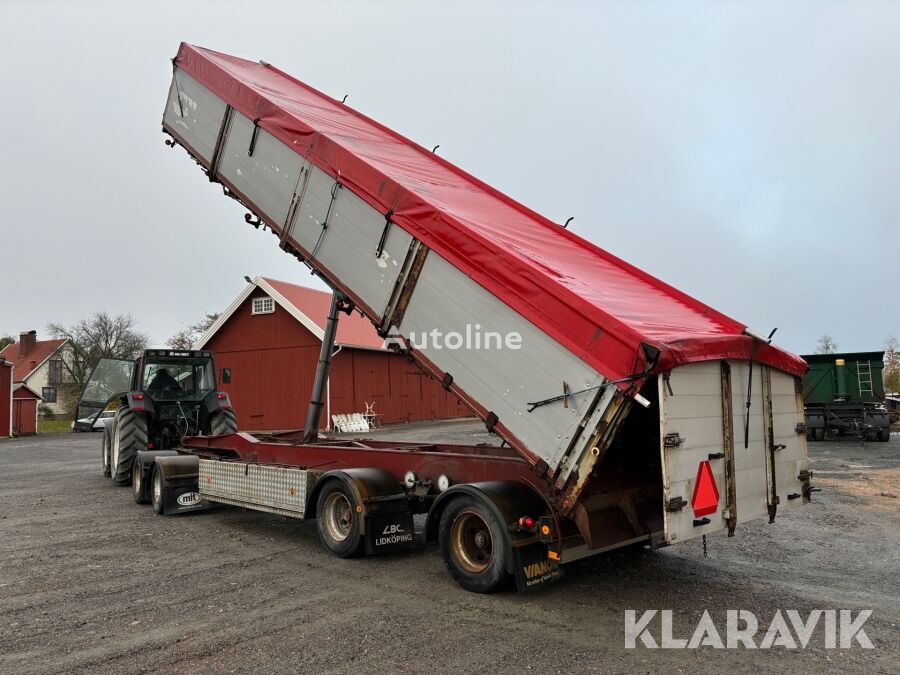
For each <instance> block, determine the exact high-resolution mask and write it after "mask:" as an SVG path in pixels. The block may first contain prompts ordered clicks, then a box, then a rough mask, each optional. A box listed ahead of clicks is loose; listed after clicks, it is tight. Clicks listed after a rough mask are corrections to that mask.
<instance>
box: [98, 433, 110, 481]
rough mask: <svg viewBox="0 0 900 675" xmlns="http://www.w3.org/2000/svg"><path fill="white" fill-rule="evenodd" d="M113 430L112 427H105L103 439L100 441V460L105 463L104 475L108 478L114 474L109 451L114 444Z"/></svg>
mask: <svg viewBox="0 0 900 675" xmlns="http://www.w3.org/2000/svg"><path fill="white" fill-rule="evenodd" d="M111 432H112V429H111V428H110V427H103V440H102V441H101V443H100V455H101V460H100V461H101V462H102V464H103V475H104V476H106V477H107V478H109V477H110V476H112V471H111V470H110V468H109V452H110V446H111V445H112V440H111V436H112V433H111Z"/></svg>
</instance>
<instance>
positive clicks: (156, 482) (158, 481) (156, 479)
mask: <svg viewBox="0 0 900 675" xmlns="http://www.w3.org/2000/svg"><path fill="white" fill-rule="evenodd" d="M153 503H154V504H161V503H162V478H160V475H159V471H157V472H156V473H154V474H153Z"/></svg>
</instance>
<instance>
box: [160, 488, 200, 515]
mask: <svg viewBox="0 0 900 675" xmlns="http://www.w3.org/2000/svg"><path fill="white" fill-rule="evenodd" d="M179 483H183V481H179ZM163 508H164V511H163V513H165V514H166V515H167V516H175V515H180V514H182V513H192V512H194V511H206V510H207V509H208V508H209V502H208V501H206V500H205V499H203V497H201V496H200V492H199V488H198V486H197V482H196V481H194V484H193V485H185V484H178V485H173V484H171V483H167V484H166V485H165V486H164V487H163Z"/></svg>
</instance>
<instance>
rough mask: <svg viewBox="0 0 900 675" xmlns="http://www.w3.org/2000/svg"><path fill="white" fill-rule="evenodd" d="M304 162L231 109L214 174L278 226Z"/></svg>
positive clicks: (289, 201)
mask: <svg viewBox="0 0 900 675" xmlns="http://www.w3.org/2000/svg"><path fill="white" fill-rule="evenodd" d="M254 135H255V140H254ZM251 144H252V149H253V153H252V155H251V153H250V149H251ZM306 163H307V162H305V161H304V160H303V158H302V157H301V156H300V155H298V154H297V153H296V152H294V151H293V150H291V149H290V148H289V147H288V146H286V145H285V144H284V143H282V142H281V141H279V140H278V139H276V138H275V137H274V136H272V135H271V134H270V133H268V132H267V131H265V130H263V129H259V128H257V127H255V126H254V124H253V121H252V120H250V119H248V118H246V117H244V116H243V115H241V114H240V113H238V112H233V113H232V115H231V121H230V122H229V125H228V134H227V136H226V140H225V145H224V148H223V150H222V156H221V157H220V158H219V169H218V177H221V178H222V179H225V180H227V181H228V182H229V183H231V185H233V186H234V187H235V189H236V190H237V191H238V192H240V193H241V194H243V195H244V196H246V197H247V199H249V200H250V201H252V202H253V203H254V204H255V205H256V206H257V207H259V209H260V210H261V211H263V213H265V214H266V215H267V216H268V217H269V218H270V219H271V222H272V223H274V224H276V225H278V226H279V227H280V226H282V225H283V224H284V222H285V220H286V218H287V214H288V209H289V208H290V205H291V198H292V197H293V195H294V191H295V190H296V189H297V182H298V180H299V179H300V171H301V168H302V167H303V166H304V165H305V164H306Z"/></svg>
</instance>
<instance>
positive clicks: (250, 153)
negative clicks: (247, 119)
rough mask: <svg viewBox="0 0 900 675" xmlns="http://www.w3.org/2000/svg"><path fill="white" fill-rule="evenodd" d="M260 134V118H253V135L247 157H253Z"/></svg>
mask: <svg viewBox="0 0 900 675" xmlns="http://www.w3.org/2000/svg"><path fill="white" fill-rule="evenodd" d="M258 134H259V118H258V117H257V118H256V119H255V120H253V135H252V136H251V137H250V147H249V148H247V157H253V150H254V149H255V148H256V137H257V135H258Z"/></svg>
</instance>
